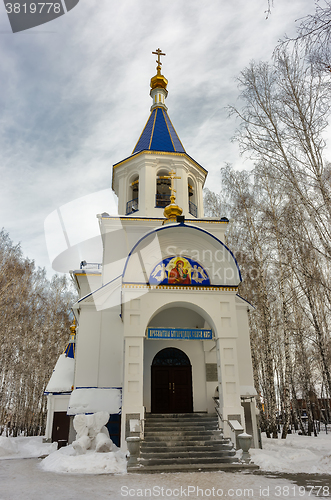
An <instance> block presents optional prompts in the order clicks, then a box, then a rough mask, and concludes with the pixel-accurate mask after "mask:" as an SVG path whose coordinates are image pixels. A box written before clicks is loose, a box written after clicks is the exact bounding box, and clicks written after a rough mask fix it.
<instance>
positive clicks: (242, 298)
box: [236, 293, 256, 309]
mask: <svg viewBox="0 0 331 500" xmlns="http://www.w3.org/2000/svg"><path fill="white" fill-rule="evenodd" d="M236 296H237V297H239V298H240V299H241V300H244V301H245V302H247V304H249V305H250V306H252V307H253V308H254V309H256V307H255V306H253V304H251V303H250V302H249V301H248V300H247V299H244V297H242V296H241V295H239V293H236Z"/></svg>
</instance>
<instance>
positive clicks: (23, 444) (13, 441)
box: [0, 436, 57, 459]
mask: <svg viewBox="0 0 331 500" xmlns="http://www.w3.org/2000/svg"><path fill="white" fill-rule="evenodd" d="M56 449H57V443H43V438H42V436H36V437H16V438H12V437H4V436H0V459H8V458H35V457H41V456H44V455H49V453H52V452H54V451H55V450H56Z"/></svg>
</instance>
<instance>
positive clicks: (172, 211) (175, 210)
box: [163, 200, 183, 221]
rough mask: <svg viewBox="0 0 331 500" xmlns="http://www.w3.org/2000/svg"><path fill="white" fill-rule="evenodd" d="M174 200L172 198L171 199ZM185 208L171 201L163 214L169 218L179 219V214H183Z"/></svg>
mask: <svg viewBox="0 0 331 500" xmlns="http://www.w3.org/2000/svg"><path fill="white" fill-rule="evenodd" d="M171 201H172V200H171ZM182 213H183V210H182V209H181V208H180V207H179V206H178V205H176V204H175V203H170V205H168V206H167V207H165V209H164V211H163V214H164V216H165V217H166V218H167V219H169V220H174V221H176V220H177V216H178V215H182Z"/></svg>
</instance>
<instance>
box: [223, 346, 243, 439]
mask: <svg viewBox="0 0 331 500" xmlns="http://www.w3.org/2000/svg"><path fill="white" fill-rule="evenodd" d="M216 349H217V369H218V383H219V400H220V412H221V415H222V418H223V420H224V421H225V424H224V435H225V437H230V429H229V428H228V425H227V424H226V421H227V420H229V419H230V420H233V419H234V420H237V419H239V420H240V423H241V425H242V426H243V427H244V425H245V418H244V408H243V407H242V406H241V400H240V385H239V372H238V358H237V349H236V340H235V339H231V338H218V339H217V341H216Z"/></svg>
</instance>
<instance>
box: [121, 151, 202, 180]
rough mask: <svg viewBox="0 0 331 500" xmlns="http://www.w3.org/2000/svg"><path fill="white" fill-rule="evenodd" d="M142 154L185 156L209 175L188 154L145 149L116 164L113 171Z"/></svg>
mask: <svg viewBox="0 0 331 500" xmlns="http://www.w3.org/2000/svg"><path fill="white" fill-rule="evenodd" d="M142 154H154V155H171V156H184V157H185V158H187V159H188V160H190V161H191V162H192V163H194V165H195V166H196V167H197V168H198V169H199V170H200V171H201V172H203V173H204V174H205V175H207V174H208V172H207V170H205V169H204V168H203V167H202V166H201V165H199V163H197V162H196V161H195V160H193V158H191V157H190V156H189V155H188V154H187V153H178V152H176V151H152V150H149V149H143V151H139V153H135V154H134V155H131V156H129V157H128V158H125V160H122V161H120V162H118V163H115V165H113V170H115V169H116V168H117V167H120V166H121V165H124V163H127V162H128V161H131V160H132V158H137V157H138V156H140V155H142Z"/></svg>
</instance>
